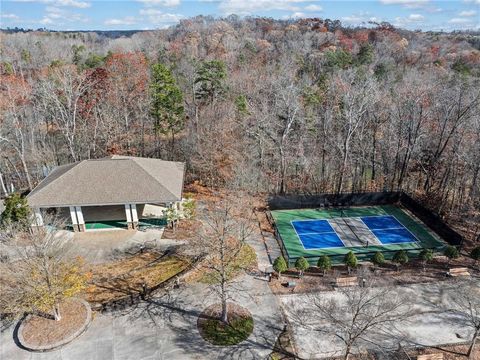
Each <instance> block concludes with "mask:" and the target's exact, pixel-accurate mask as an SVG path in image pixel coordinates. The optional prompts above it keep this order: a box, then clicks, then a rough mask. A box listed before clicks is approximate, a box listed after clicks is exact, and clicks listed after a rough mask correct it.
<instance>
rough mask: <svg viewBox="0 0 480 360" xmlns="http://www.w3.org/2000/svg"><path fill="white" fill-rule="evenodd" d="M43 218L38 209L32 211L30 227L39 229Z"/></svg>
mask: <svg viewBox="0 0 480 360" xmlns="http://www.w3.org/2000/svg"><path fill="white" fill-rule="evenodd" d="M43 225H44V224H43V216H42V212H41V210H40V208H34V209H33V224H32V226H35V227H41V226H43Z"/></svg>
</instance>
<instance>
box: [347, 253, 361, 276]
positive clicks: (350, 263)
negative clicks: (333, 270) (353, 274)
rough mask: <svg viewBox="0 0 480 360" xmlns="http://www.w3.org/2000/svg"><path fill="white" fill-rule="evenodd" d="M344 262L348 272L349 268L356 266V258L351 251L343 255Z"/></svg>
mask: <svg viewBox="0 0 480 360" xmlns="http://www.w3.org/2000/svg"><path fill="white" fill-rule="evenodd" d="M344 263H345V265H347V268H348V273H349V274H350V271H351V269H355V268H356V267H357V266H358V259H357V257H356V256H355V254H354V253H353V251H350V252H349V253H348V254H347V255H345V259H344Z"/></svg>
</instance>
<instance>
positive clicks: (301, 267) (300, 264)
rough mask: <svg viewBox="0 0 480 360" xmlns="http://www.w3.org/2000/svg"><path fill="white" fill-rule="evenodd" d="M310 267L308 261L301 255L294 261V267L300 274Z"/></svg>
mask: <svg viewBox="0 0 480 360" xmlns="http://www.w3.org/2000/svg"><path fill="white" fill-rule="evenodd" d="M309 267H310V264H309V263H308V261H307V259H305V258H304V257H303V256H302V257H299V258H298V259H297V261H295V268H296V269H297V270H298V271H300V276H302V275H303V272H304V271H305V270H307V269H308V268H309Z"/></svg>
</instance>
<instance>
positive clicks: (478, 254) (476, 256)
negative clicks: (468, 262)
mask: <svg viewBox="0 0 480 360" xmlns="http://www.w3.org/2000/svg"><path fill="white" fill-rule="evenodd" d="M470 257H471V258H472V259H473V260H475V264H476V263H477V262H478V260H480V246H477V247H476V248H474V249H473V250H472V252H471V253H470Z"/></svg>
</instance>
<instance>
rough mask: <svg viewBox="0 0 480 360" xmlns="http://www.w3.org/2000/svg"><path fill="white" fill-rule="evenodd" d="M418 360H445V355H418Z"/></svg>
mask: <svg viewBox="0 0 480 360" xmlns="http://www.w3.org/2000/svg"><path fill="white" fill-rule="evenodd" d="M417 360H443V353H437V354H425V355H418V356H417Z"/></svg>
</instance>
